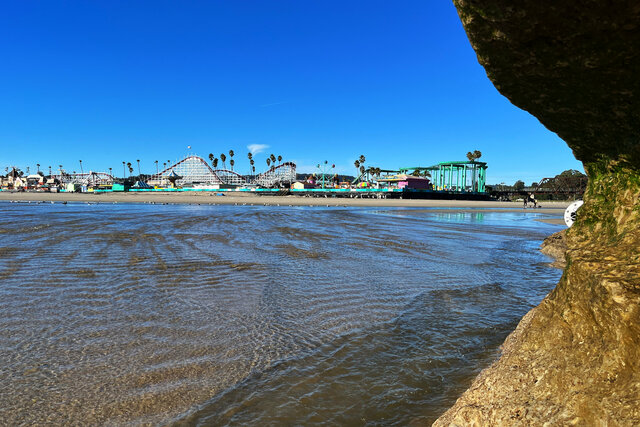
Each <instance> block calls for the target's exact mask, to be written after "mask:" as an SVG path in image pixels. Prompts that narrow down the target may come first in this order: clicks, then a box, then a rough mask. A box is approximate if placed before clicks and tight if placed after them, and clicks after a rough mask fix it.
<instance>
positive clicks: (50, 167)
mask: <svg viewBox="0 0 640 427" xmlns="http://www.w3.org/2000/svg"><path fill="white" fill-rule="evenodd" d="M49 176H51V166H49Z"/></svg>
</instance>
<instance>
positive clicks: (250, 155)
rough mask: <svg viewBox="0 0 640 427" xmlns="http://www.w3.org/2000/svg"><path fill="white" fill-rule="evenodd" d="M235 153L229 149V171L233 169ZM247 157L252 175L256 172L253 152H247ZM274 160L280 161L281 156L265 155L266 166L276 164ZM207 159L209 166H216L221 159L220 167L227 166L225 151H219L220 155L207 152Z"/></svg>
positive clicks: (279, 162)
mask: <svg viewBox="0 0 640 427" xmlns="http://www.w3.org/2000/svg"><path fill="white" fill-rule="evenodd" d="M234 155H235V153H234V152H233V150H229V166H231V171H233V167H234V166H235V160H234V159H233V156H234ZM247 158H248V159H249V165H250V166H251V173H252V174H253V175H255V174H256V166H255V164H256V162H255V160H254V159H253V153H251V152H249V153H247ZM276 160H277V161H278V164H281V163H282V156H277V157H276V155H275V154H271V155H270V156H269V157H267V160H266V162H267V167H271V165H272V164H273V166H275V165H276ZM209 161H210V162H211V166H213V168H214V169H217V168H218V162H219V161H221V162H222V168H223V169H226V168H227V164H226V161H227V155H226V154H225V153H221V154H220V157H219V158H218V157H216V156H215V155H214V154H213V153H209Z"/></svg>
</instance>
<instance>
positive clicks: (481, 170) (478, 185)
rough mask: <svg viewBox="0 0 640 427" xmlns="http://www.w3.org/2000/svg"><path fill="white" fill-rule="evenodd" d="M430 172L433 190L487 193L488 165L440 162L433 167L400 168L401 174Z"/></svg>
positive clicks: (471, 162) (470, 162)
mask: <svg viewBox="0 0 640 427" xmlns="http://www.w3.org/2000/svg"><path fill="white" fill-rule="evenodd" d="M416 170H417V171H428V172H429V173H430V174H431V182H432V183H433V189H434V190H438V191H451V192H458V193H484V192H486V180H487V164H486V163H485V162H478V161H468V160H464V161H457V162H456V161H454V162H440V163H438V164H436V165H433V166H428V167H423V166H416V167H408V168H400V169H399V172H400V173H407V172H409V171H416Z"/></svg>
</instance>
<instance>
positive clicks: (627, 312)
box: [435, 0, 640, 425]
mask: <svg viewBox="0 0 640 427" xmlns="http://www.w3.org/2000/svg"><path fill="white" fill-rule="evenodd" d="M454 4H455V5H456V7H457V8H458V12H459V15H460V18H461V20H462V22H463V24H464V27H465V29H466V31H467V35H468V37H469V40H470V42H471V44H472V46H473V48H474V49H475V50H476V53H477V55H478V60H479V62H480V63H481V64H482V65H483V66H484V68H485V70H486V71H487V75H488V77H489V78H490V79H491V81H492V82H493V83H494V85H495V86H496V88H497V89H498V90H499V91H500V92H501V93H502V94H503V95H505V96H506V97H507V98H508V99H509V100H511V102H513V103H514V104H515V105H517V106H518V107H520V108H523V109H524V110H526V111H529V112H530V113H531V114H533V115H534V116H536V117H537V118H538V119H539V120H540V122H541V123H542V124H543V125H545V126H546V127H547V128H548V129H550V130H551V131H553V132H556V133H557V134H558V135H559V136H560V137H561V138H562V139H563V140H565V141H566V142H567V144H568V145H569V147H571V149H572V150H573V152H574V154H575V155H576V158H578V159H579V160H581V161H583V162H584V165H585V170H586V171H587V174H588V175H589V186H588V189H587V192H586V194H585V197H584V200H585V204H584V205H583V207H582V208H581V209H580V210H579V211H578V219H577V221H576V223H575V224H574V226H573V227H572V228H571V229H570V230H569V231H568V232H567V233H566V245H567V253H566V262H567V266H566V268H565V270H564V274H563V276H562V279H561V280H560V282H559V283H558V285H557V287H556V289H555V290H554V291H553V292H551V293H550V294H549V295H548V296H547V297H546V298H545V299H544V301H543V302H542V303H541V304H540V305H539V306H538V307H536V308H535V309H533V310H532V311H531V312H530V313H528V314H527V315H526V316H525V317H524V318H523V319H522V321H521V322H520V324H519V325H518V327H517V329H516V330H515V331H514V332H513V333H512V334H511V335H510V336H509V337H508V338H507V340H506V341H505V343H504V345H503V353H502V356H501V358H500V359H499V360H498V361H497V362H495V363H494V364H493V365H492V366H491V367H490V368H488V369H486V370H485V371H484V372H482V373H481V374H480V375H479V376H478V378H476V380H475V381H474V383H473V384H472V386H471V388H470V389H469V390H467V391H466V392H465V393H464V394H463V395H462V396H461V397H460V398H459V399H458V401H457V402H456V404H455V405H454V406H453V407H452V408H451V409H450V410H449V411H447V412H446V413H445V414H444V415H443V416H442V417H441V418H440V419H439V420H438V421H436V423H435V425H471V424H476V425H513V424H525V425H526V424H530V425H542V424H544V423H550V425H566V424H571V423H575V424H578V425H596V424H597V425H604V424H605V423H608V424H613V425H640V78H638V76H640V3H638V2H636V1H609V2H603V1H579V2H550V3H549V2H547V3H545V2H537V1H530V0H523V1H521V2H512V1H506V0H504V1H503V0H454Z"/></svg>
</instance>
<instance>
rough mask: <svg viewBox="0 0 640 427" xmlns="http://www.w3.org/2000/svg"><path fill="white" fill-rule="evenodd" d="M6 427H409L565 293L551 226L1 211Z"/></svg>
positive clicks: (413, 218)
mask: <svg viewBox="0 0 640 427" xmlns="http://www.w3.org/2000/svg"><path fill="white" fill-rule="evenodd" d="M0 214H1V215H2V219H3V221H2V223H0V296H1V298H0V384H2V386H1V387H2V393H0V420H3V421H2V423H3V424H7V425H17V424H146V423H152V424H155V423H172V422H175V423H178V424H197V423H203V422H206V423H209V424H215V425H224V424H232V425H265V424H291V423H295V424H314V423H339V424H345V423H349V424H363V423H365V422H373V423H379V424H389V423H399V424H406V423H409V422H412V421H429V420H433V419H434V418H435V417H436V416H437V415H438V414H439V413H440V412H441V411H443V410H444V409H445V408H446V407H447V406H449V405H450V404H451V403H452V402H453V401H454V400H455V398H456V396H457V394H458V393H459V392H460V391H462V390H463V389H464V388H465V387H466V386H467V385H468V383H469V381H470V379H471V378H472V377H473V375H474V374H475V373H477V372H478V370H479V369H481V368H482V367H484V366H486V365H487V364H488V363H489V362H490V361H491V360H492V358H493V357H495V355H496V354H497V353H496V352H497V346H498V345H499V344H500V343H501V342H502V340H503V339H504V337H505V336H506V334H507V333H508V332H509V331H510V330H511V329H512V328H513V326H514V325H515V324H516V322H517V320H518V319H519V318H520V317H521V316H522V315H523V314H524V313H525V312H526V311H527V310H528V309H529V308H530V307H531V306H532V305H535V304H537V303H538V302H539V301H540V300H541V299H542V297H543V296H544V295H545V294H546V292H548V290H550V289H551V288H552V286H553V285H554V284H555V282H556V281H557V279H558V277H559V274H560V273H559V272H558V271H557V270H553V269H550V268H548V267H547V266H546V261H547V260H546V258H545V257H544V256H543V255H541V254H540V253H538V251H537V246H538V245H539V243H540V241H541V240H542V239H543V238H544V237H545V236H546V235H549V234H551V233H552V232H554V231H556V230H558V227H557V226H553V225H548V224H542V223H539V222H535V221H533V219H544V218H547V217H549V215H547V214H545V213H543V212H538V213H535V214H531V213H527V214H522V213H501V212H495V211H486V212H478V211H457V212H455V211H447V210H440V211H436V210H433V211H430V210H428V209H422V210H416V209H393V208H392V209H387V208H360V209H358V208H320V207H315V208H301V207H298V208H296V207H293V208H290V207H281V208H277V207H270V208H265V207H262V206H260V207H258V206H256V207H247V206H245V207H235V206H197V205H169V206H146V205H110V204H106V205H86V204H77V205H73V204H68V205H60V204H54V205H51V204H31V205H28V204H11V203H0Z"/></svg>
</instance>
